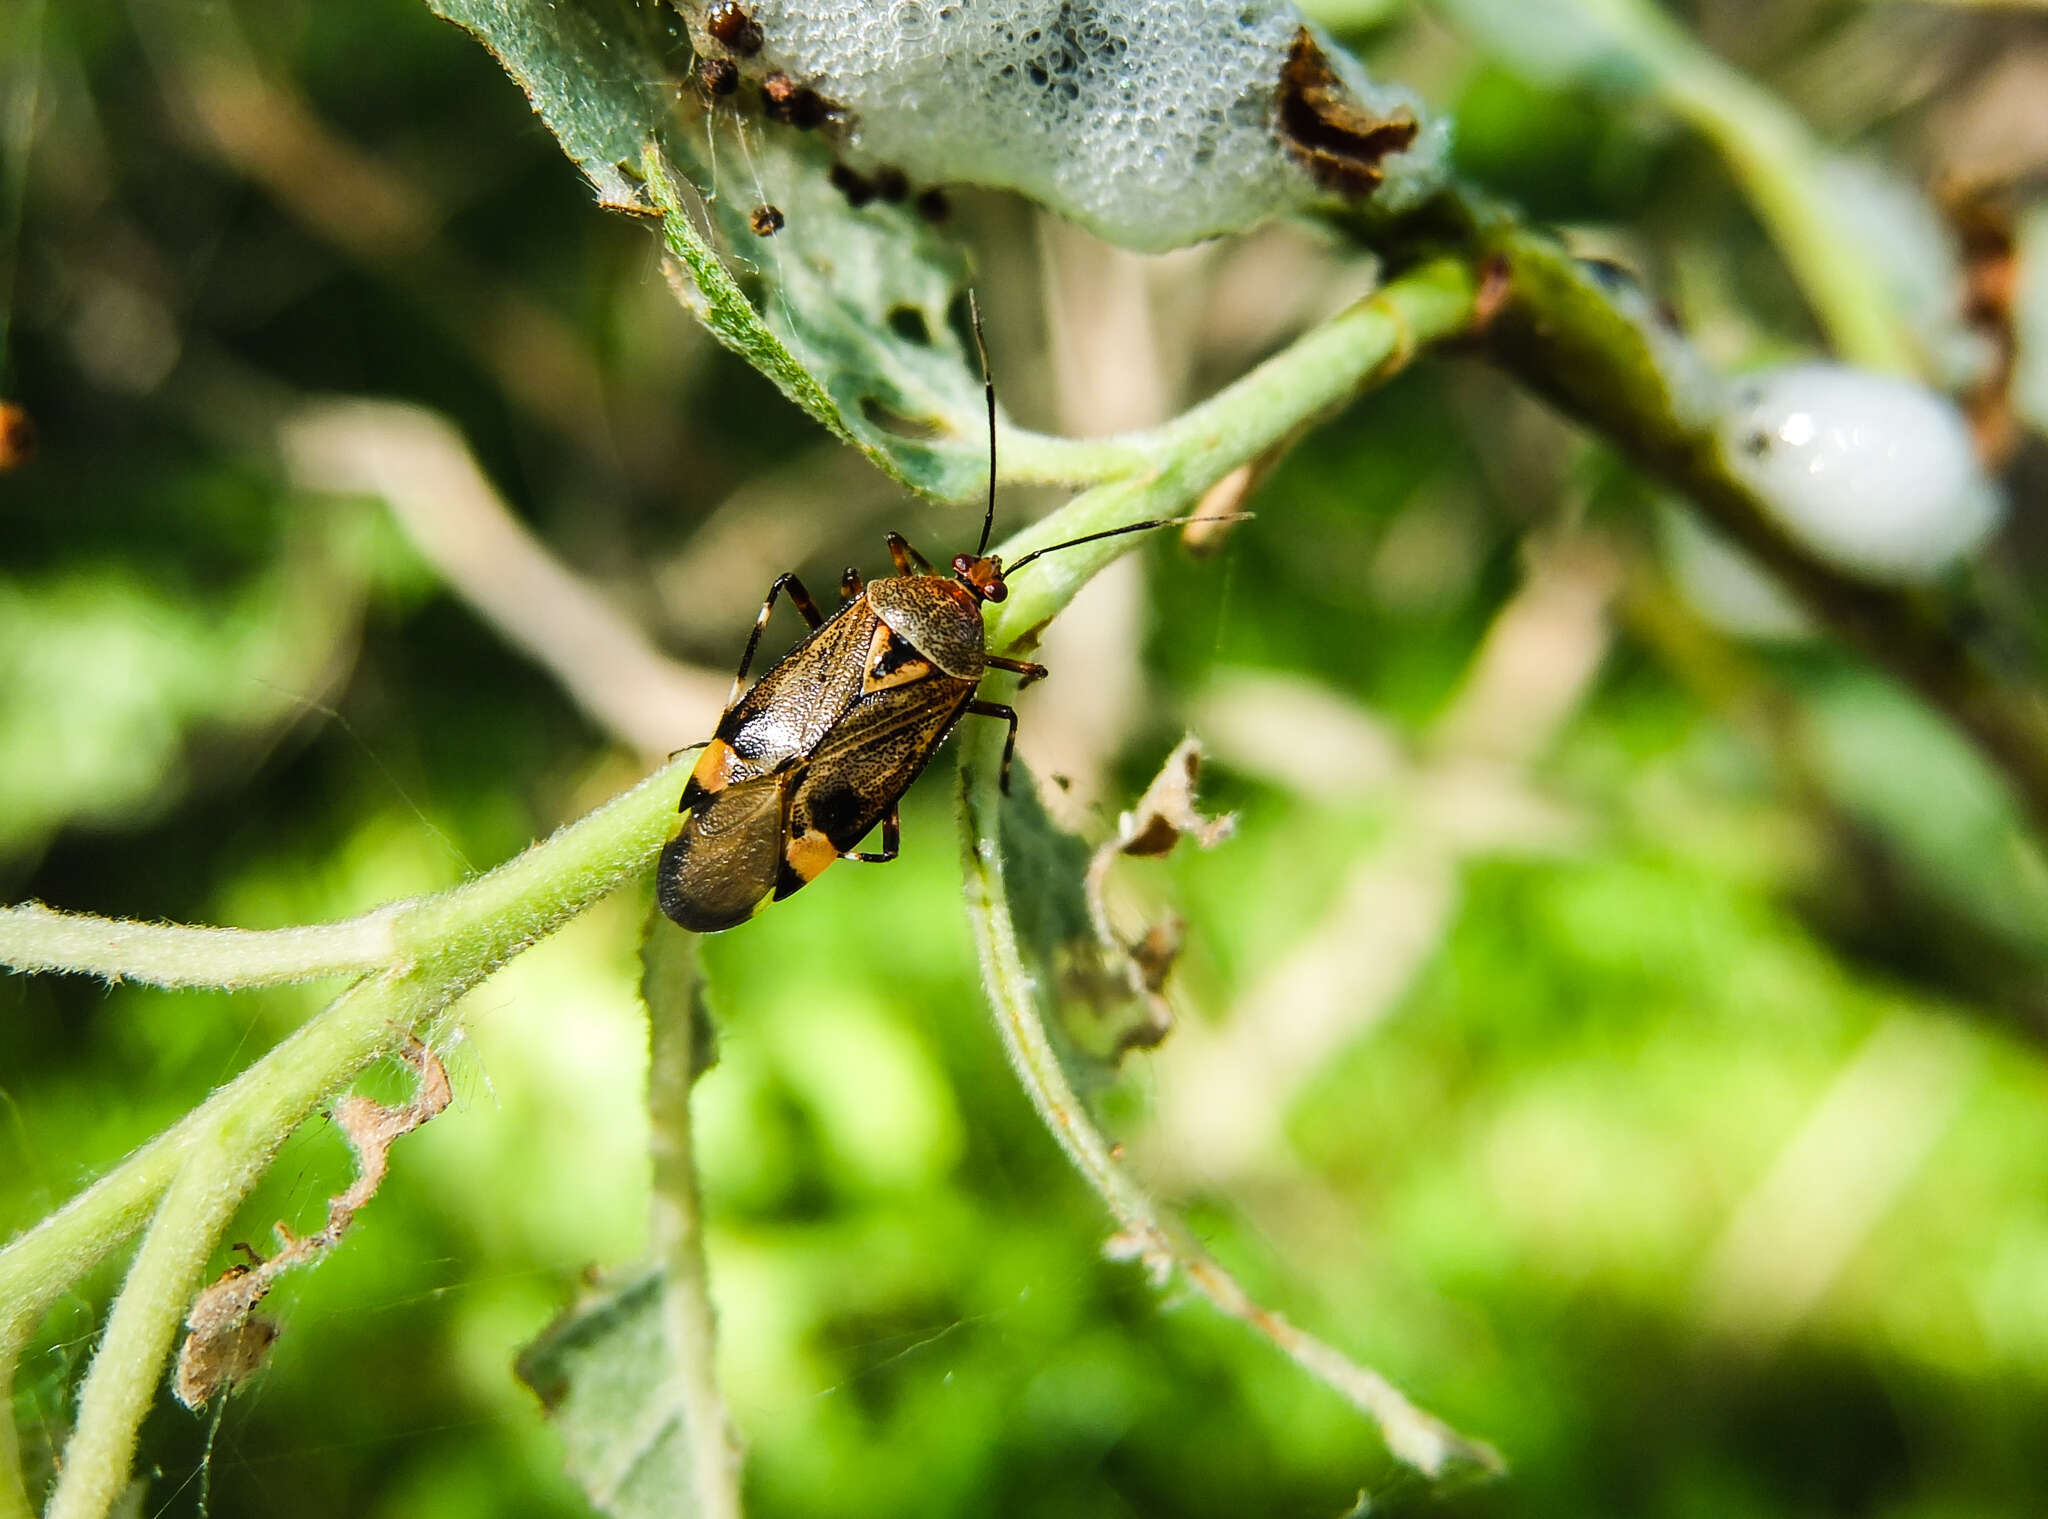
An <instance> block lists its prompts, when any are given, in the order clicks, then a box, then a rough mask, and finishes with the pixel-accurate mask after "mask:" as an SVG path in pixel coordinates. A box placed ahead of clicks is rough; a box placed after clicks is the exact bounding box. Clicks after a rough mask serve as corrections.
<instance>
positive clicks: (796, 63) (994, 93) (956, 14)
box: [683, 0, 1447, 252]
mask: <svg viewBox="0 0 2048 1519" xmlns="http://www.w3.org/2000/svg"><path fill="white" fill-rule="evenodd" d="M683 8H684V10H685V12H686V14H689V15H690V16H691V18H692V21H693V25H692V32H693V34H694V35H696V36H698V37H700V38H701V37H702V35H703V34H702V30H701V26H700V25H698V24H695V23H697V22H698V20H699V18H700V17H701V13H702V5H701V4H700V3H697V0H683ZM747 8H748V11H749V13H750V14H751V15H752V17H753V18H754V20H755V21H756V22H758V23H759V25H760V28H761V34H762V38H763V47H762V50H761V52H760V54H759V55H758V57H755V58H749V59H744V60H738V61H739V62H740V65H741V68H742V69H743V71H744V72H745V73H746V74H747V75H748V77H749V78H750V79H752V80H758V79H759V78H760V77H761V75H762V73H763V71H764V70H765V69H779V70H781V71H783V72H785V73H787V74H788V75H789V76H790V77H791V78H792V79H794V80H795V81H797V82H798V83H800V84H804V85H808V86H810V87H811V88H813V89H815V90H817V91H818V93H819V94H821V95H823V96H824V97H825V98H826V99H827V100H828V101H830V102H831V103H832V104H833V105H834V106H835V107H837V108H838V109H839V111H840V112H841V113H842V114H841V117H840V123H841V125H840V131H841V133H842V136H841V147H842V150H843V152H844V153H845V156H846V157H847V158H848V159H849V161H851V162H852V163H853V164H854V166H855V167H859V168H864V169H869V170H872V169H875V168H878V167H880V166H882V165H890V166H893V167H895V168H898V169H901V170H902V171H903V172H904V173H905V174H906V175H908V176H909V178H910V180H911V182H912V183H913V184H917V185H946V184H974V185H986V186H991V187H994V188H998V189H1007V190H1015V191H1018V192H1020V193H1022V194H1024V195H1028V196H1030V197H1031V198H1032V199H1034V200H1036V201H1038V202H1040V203H1041V204H1043V205H1045V206H1047V207H1049V208H1050V209H1052V210H1054V211H1056V212H1058V213H1059V214H1061V215H1063V216H1065V217H1067V218H1068V219H1070V220H1072V221H1075V222H1078V223H1080V224H1081V225H1082V226H1084V227H1087V228H1088V229H1089V230H1091V231H1093V232H1095V233H1096V234H1097V235H1098V236H1100V237H1103V238H1105V239H1107V240H1109V241H1111V242H1115V243H1119V244H1121V245H1123V246H1124V247H1127V248H1135V249H1138V250H1140V251H1148V252H1161V251H1165V250H1167V249H1170V248H1177V247H1182V246H1184V245H1186V244H1188V243H1192V242H1197V241H1200V240H1201V239H1203V238H1206V237H1212V236H1215V235H1218V234H1220V233H1226V232H1237V231H1243V230H1245V229H1247V228H1249V227H1252V226H1254V225H1256V224H1257V223H1259V222H1262V221H1264V220H1266V219H1268V218H1269V217H1272V216H1275V215H1278V214H1281V213H1284V212H1288V211H1292V210H1297V209H1300V208H1302V207H1305V206H1307V205H1309V204H1311V203H1313V202H1315V201H1317V200H1318V199H1320V198H1325V197H1326V196H1327V193H1328V192H1326V191H1324V190H1321V189H1320V188H1319V187H1318V185H1317V184H1316V181H1315V179H1314V178H1313V176H1312V175H1311V174H1310V172H1309V170H1308V169H1307V167H1305V166H1304V165H1303V164H1302V163H1301V162H1300V161H1299V160H1298V159H1297V157H1296V156H1295V155H1293V154H1291V153H1290V152H1289V150H1288V147H1287V145H1286V143H1285V142H1284V141H1283V140H1282V137H1281V133H1280V128H1279V120H1278V116H1279V107H1278V96H1279V93H1280V83H1281V76H1282V72H1283V70H1284V69H1285V67H1286V65H1287V60H1288V56H1289V53H1290V50H1291V49H1292V47H1293V46H1294V42H1295V39H1296V37H1297V36H1298V35H1299V33H1300V32H1301V31H1302V29H1303V28H1304V26H1306V25H1307V23H1306V22H1305V21H1304V20H1303V18H1302V16H1301V13H1300V12H1298V11H1297V10H1295V9H1294V7H1293V6H1292V5H1290V4H1287V3H1285V0H866V3H851V4H850V3H846V0H832V3H824V0H752V3H751V4H749V5H748V7H747ZM1316 41H1317V43H1318V44H1319V45H1320V46H1321V47H1322V50H1323V52H1324V54H1325V55H1326V56H1327V58H1328V60H1329V63H1330V66H1331V68H1332V69H1333V70H1334V71H1335V72H1336V74H1337V76H1338V78H1339V79H1340V80H1341V81H1342V83H1343V85H1344V86H1345V87H1347V88H1348V89H1349V90H1350V91H1351V93H1353V94H1354V95H1356V96H1357V97H1358V101H1359V104H1361V105H1362V106H1364V107H1365V108H1366V109H1367V110H1369V111H1372V112H1374V113H1375V114H1377V115H1382V116H1385V115H1391V114H1393V113H1395V112H1396V111H1399V110H1404V109H1405V110H1406V111H1408V112H1409V113H1410V114H1411V115H1412V116H1413V117H1414V118H1415V119H1416V120H1417V121H1418V122H1421V121H1423V120H1425V118H1424V116H1423V113H1422V110H1421V108H1420V105H1419V103H1418V102H1417V101H1416V100H1415V99H1414V98H1413V97H1412V96H1411V95H1409V94H1407V93H1406V92H1404V91H1399V90H1394V89H1390V88H1386V87H1381V86H1377V85H1375V84H1374V83H1373V82H1372V81H1370V80H1369V79H1367V78H1366V76H1365V74H1364V71H1363V70H1362V69H1361V68H1360V67H1359V66H1358V65H1357V63H1356V62H1355V61H1354V60H1352V59H1350V58H1349V57H1348V56H1346V55H1345V54H1344V53H1343V51H1342V50H1341V49H1339V48H1337V47H1335V46H1334V45H1332V44H1330V43H1329V42H1328V41H1327V40H1326V39H1324V38H1322V37H1320V36H1317V37H1316ZM1446 145H1447V129H1446V128H1445V127H1443V126H1442V125H1437V126H1435V127H1428V126H1425V127H1424V129H1423V131H1422V133H1421V134H1420V135H1419V136H1418V138H1417V139H1416V141H1415V143H1414V144H1413V145H1412V146H1411V147H1410V148H1409V149H1408V150H1407V151H1406V152H1404V153H1397V154H1393V155H1390V156H1389V157H1388V158H1387V159H1386V160H1385V163H1384V167H1385V170H1386V174H1387V182H1386V183H1385V184H1384V185H1382V186H1381V187H1380V189H1379V190H1378V191H1377V192H1376V194H1378V195H1380V196H1382V197H1386V198H1388V199H1390V200H1392V201H1395V202H1397V203H1400V202H1405V201H1409V200H1412V199H1414V198H1416V197H1417V196H1418V195H1419V194H1420V193H1422V192H1423V191H1425V190H1426V189H1427V188H1430V187H1433V185H1434V184H1435V183H1436V182H1437V179H1438V178H1439V176H1440V174H1441V172H1442V170H1441V161H1442V159H1443V156H1444V152H1445V148H1446Z"/></svg>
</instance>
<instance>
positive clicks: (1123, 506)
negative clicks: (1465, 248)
mask: <svg viewBox="0 0 2048 1519" xmlns="http://www.w3.org/2000/svg"><path fill="white" fill-rule="evenodd" d="M1474 299H1475V286H1474V281H1473V275H1472V270H1471V267H1470V265H1469V263H1465V262H1460V261H1458V260H1455V259H1434V260H1431V261H1429V262H1426V263H1423V264H1420V265H1418V266H1417V267H1415V268H1413V269H1410V270H1409V271H1408V272H1407V273H1405V274H1403V275H1402V276H1401V277H1400V278H1399V279H1396V280H1392V281H1390V282H1389V283H1388V284H1387V285H1385V286H1384V287H1382V288H1381V289H1380V290H1379V291H1377V292H1376V293H1374V294H1373V295H1371V296H1369V297H1368V298H1367V299H1365V300H1362V301H1360V302H1358V303H1357V304H1356V305H1354V306H1352V307H1351V308H1350V309H1349V310H1347V311H1344V312H1341V313H1340V314H1338V315H1337V316H1335V317H1333V318H1331V319H1330V320H1329V321H1328V322H1325V323H1324V324H1323V325H1322V326H1320V327H1318V328H1316V329H1315V330H1314V331H1312V332H1310V333H1307V334H1306V335H1304V336H1303V337H1301V338H1298V339H1297V340H1296V341H1295V342H1294V343H1293V344H1292V345H1291V346H1290V347H1288V348H1286V349H1285V350H1283V351H1282V352H1280V353H1278V354H1275V355H1274V356H1273V357H1272V358H1270V359H1268V360H1267V361H1266V362H1265V363H1263V364H1261V365H1260V366H1259V367H1258V368H1257V369H1254V370H1253V371H1252V372H1251V373H1250V374H1248V375H1246V376H1244V377H1243V378H1242V379H1240V380H1238V381H1236V382H1235V383H1233V384H1231V385H1229V386H1227V387H1226V388H1224V389H1223V390H1221V391H1219V392H1218V393H1217V394H1216V395H1214V396H1212V397H1211V398H1210V399H1209V400H1207V401H1205V402H1203V403H1202V404H1201V405H1199V406H1196V407H1194V408H1193V409H1191V410H1189V411H1187V412H1185V413H1183V414H1182V415H1181V416H1179V417H1177V418H1175V419H1174V420H1173V421H1171V422H1168V423H1166V424H1164V425H1163V426H1161V427H1158V428H1154V429H1152V430H1150V431H1147V432H1142V433H1130V434H1126V435H1125V436H1123V437H1121V438H1118V439H1112V440H1109V441H1110V442H1111V443H1113V444H1114V445H1115V446H1116V447H1117V449H1118V450H1119V451H1124V452H1128V454H1129V455H1130V456H1131V457H1134V458H1139V459H1142V460H1144V461H1145V467H1144V469H1143V470H1141V471H1139V472H1137V473H1134V474H1132V475H1129V476H1127V477H1125V478H1121V479H1113V480H1111V481H1109V482H1108V483H1106V484H1103V485H1099V486H1097V487H1096V488H1095V489H1094V490H1091V491H1088V492H1087V493H1085V494H1084V495H1081V496H1078V497H1076V498H1075V499H1074V500H1073V501H1071V502H1069V503H1068V504H1067V505H1066V506H1065V507H1063V508H1061V509H1060V510H1059V511H1056V512H1053V513H1052V514H1051V515H1049V516H1046V517H1043V518H1041V519H1040V520H1039V521H1037V522H1035V523H1033V524H1032V525H1031V526H1030V527H1028V528H1026V529H1025V530H1024V531H1023V532H1021V533H1018V534H1017V535H1016V536H1015V537H1014V538H1012V539H1010V540H1009V541H1008V542H1007V543H1005V544H1004V545H1003V547H1002V552H1003V557H1004V558H1005V559H1009V560H1012V561H1014V560H1016V559H1018V558H1020V557H1022V556H1023V555H1024V554H1026V553H1029V552H1030V551H1031V550H1033V549H1039V548H1045V547H1047V546H1048V545H1050V544H1054V543H1060V542H1063V541H1064V540H1066V539H1069V538H1078V537H1081V536H1083V535H1085V534H1088V533H1099V532H1102V531H1104V530H1105V529H1107V528H1114V527H1124V526H1127V525H1129V524H1131V523H1134V522H1142V521H1145V520H1146V519H1147V518H1152V517H1167V516H1172V515H1174V514H1175V513H1177V512H1180V511H1183V510H1185V509H1186V508H1187V507H1188V506H1189V504H1190V503H1192V502H1194V501H1197V500H1199V499H1200V498H1201V495H1202V493H1203V492H1204V491H1206V490H1207V489H1208V488H1209V487H1210V486H1211V485H1214V484H1215V483H1216V482H1217V481H1218V480H1220V479H1222V478H1223V477H1224V476H1225V475H1227V474H1229V473H1230V472H1231V471H1232V470H1233V469H1236V468H1237V467H1238V466H1239V465H1241V464H1246V463H1249V462H1250V461H1252V460H1254V459H1257V458H1260V457H1261V456H1262V455H1264V454H1265V453H1267V452H1268V451H1269V450H1271V449H1273V448H1275V447H1276V446H1278V445H1279V444H1281V443H1283V442H1285V441H1286V440H1287V439H1288V438H1290V437H1292V436H1293V435H1295V434H1296V433H1297V432H1298V431H1299V430H1300V429H1301V427H1302V425H1303V423H1304V422H1306V421H1308V420H1310V419H1312V418H1314V417H1316V416H1318V415H1320V414H1321V413H1323V412H1325V411H1327V410H1329V409H1330V408H1331V407H1333V406H1336V405H1338V404H1340V403H1341V402H1343V401H1344V400H1345V399H1347V398H1348V397H1350V396H1352V395H1355V394H1357V392H1358V391H1359V390H1360V389H1362V388H1363V387H1365V386H1366V385H1368V384H1370V383H1373V382H1375V381H1379V380H1384V379H1386V378H1387V377H1389V376H1391V375H1392V374H1394V373H1395V372H1396V371H1398V370H1399V369H1400V368H1401V367H1402V366H1403V365H1405V364H1406V363H1407V362H1408V360H1409V359H1411V358H1412V357H1414V355H1415V354H1416V352H1418V351H1419V350H1420V349H1421V348H1422V347H1424V346H1425V345H1427V344H1430V343H1433V342H1438V341H1441V340H1442V339H1444V338H1448V337H1454V336H1457V335H1458V334H1460V333H1463V332H1465V331H1466V330H1467V329H1468V328H1469V327H1470V326H1471V324H1472V319H1473V310H1474ZM1138 541H1139V540H1138V536H1137V535H1135V534H1133V535H1131V536H1129V537H1124V538H1109V539H1105V540H1102V541H1101V542H1097V543H1089V544H1084V545H1081V546H1080V547H1077V548H1073V549H1069V550H1067V551H1065V552H1063V553H1059V554H1053V555H1049V556H1047V557H1046V558H1044V559H1041V560H1038V561H1037V562H1035V563H1033V564H1031V565H1029V566H1027V567H1026V569H1025V570H1024V572H1023V573H1022V574H1021V575H1020V576H1019V577H1018V578H1017V580H1016V581H1015V582H1014V583H1013V584H1012V585H1011V587H1010V596H1009V599H1008V600H1007V601H1005V602H1003V603H1002V604H1001V605H1000V606H998V607H996V608H994V609H993V613H992V616H991V618H990V627H989V640H990V645H991V647H996V648H1002V647H1006V646H1008V645H1010V644H1013V643H1015V642H1016V641H1018V640H1019V639H1021V638H1025V637H1027V636H1028V635H1029V634H1030V633H1031V632H1033V631H1034V630H1035V629H1037V628H1039V627H1041V626H1043V625H1044V624H1045V623H1046V622H1047V621H1049V620H1050V619H1051V618H1052V617H1053V615H1054V614H1055V613H1057V612H1058V611H1059V610H1060V608H1062V607H1064V606H1065V605H1066V604H1067V603H1068V602H1069V601H1071V600H1072V599H1073V597H1074V593H1075V592H1076V591H1078V590H1079V589H1080V588H1081V587H1082V586H1083V585H1085V584H1086V583H1087V582H1088V580H1089V579H1090V578H1091V577H1093V576H1094V575H1095V574H1096V573H1097V572H1099V571H1100V570H1101V569H1102V568H1103V566H1104V565H1106V564H1108V563H1110V562H1111V561H1112V560H1114V559H1116V558H1117V557H1118V556H1120V555H1122V554H1125V553H1128V552H1129V551H1130V550H1131V549H1132V548H1133V547H1135V546H1136V544H1137V542H1138Z"/></svg>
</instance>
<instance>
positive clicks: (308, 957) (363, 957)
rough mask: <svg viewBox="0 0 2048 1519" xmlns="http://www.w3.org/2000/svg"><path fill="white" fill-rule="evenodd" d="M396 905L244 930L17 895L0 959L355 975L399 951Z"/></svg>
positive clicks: (185, 972)
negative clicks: (75, 909)
mask: <svg viewBox="0 0 2048 1519" xmlns="http://www.w3.org/2000/svg"><path fill="white" fill-rule="evenodd" d="M403 911H404V904H403V903H395V904H393V905H391V906H388V907H380V908H378V909H377V910H376V911H375V912H368V913H365V914H363V916H361V917H360V918H350V919H348V920H346V921H345V922H341V923H318V924H314V925H311V926H309V927H306V928H280V929H270V930H252V929H246V928H200V927H193V926H191V925H189V924H184V923H131V922H125V921H122V920H118V919H112V918H99V917H93V916H92V915H90V914H87V913H71V912H58V911H56V910H54V909H52V908H48V907H45V906H43V905H42V903H40V902H24V903H23V904H22V905H21V906H19V907H0V966H5V967H6V968H7V969H9V970H17V971H27V972H30V973H34V972H38V971H72V972H78V973H80V974H84V975H89V976H99V977H101V978H102V979H103V980H107V981H142V982H146V983H148V984H149V985H151V986H214V987H224V988H226V989H228V990H230V991H240V990H244V989H246V988H249V987H254V986H277V985H281V984H283V983H285V982H289V981H317V980H319V979H321V978H322V977H325V976H360V975H363V974H365V973H367V972H369V971H373V970H376V969H378V968H379V967H381V966H386V965H389V964H391V963H392V961H393V960H395V959H397V958H398V941H397V939H396V937H395V936H394V933H393V927H394V924H395V923H396V922H397V920H398V917H399V915H400V914H401V913H403Z"/></svg>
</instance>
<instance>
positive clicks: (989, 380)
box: [967, 286, 996, 559]
mask: <svg viewBox="0 0 2048 1519" xmlns="http://www.w3.org/2000/svg"><path fill="white" fill-rule="evenodd" d="M967 313H968V315H969V316H971V317H972V318H973V319H974V351H975V352H976V353H978V354H980V355H981V389H982V394H984V395H985V396H987V397H988V511H987V512H986V513H984V514H983V516H982V519H981V542H980V543H978V544H976V545H975V549H974V557H975V558H977V559H979V558H980V557H981V556H982V555H983V554H986V553H987V552H988V535H989V534H990V533H992V532H993V531H995V525H996V380H995V376H994V375H992V374H990V373H989V368H988V344H986V343H984V342H983V341H982V339H981V303H980V302H979V301H977V300H975V298H974V289H973V287H972V286H969V287H968V291H967Z"/></svg>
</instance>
